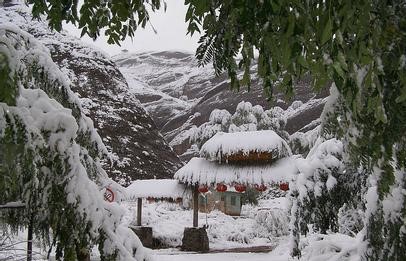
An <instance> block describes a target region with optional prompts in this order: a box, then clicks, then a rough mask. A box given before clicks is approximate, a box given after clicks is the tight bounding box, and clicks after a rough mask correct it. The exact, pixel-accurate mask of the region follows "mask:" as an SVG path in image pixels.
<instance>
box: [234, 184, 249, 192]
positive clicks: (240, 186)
mask: <svg viewBox="0 0 406 261" xmlns="http://www.w3.org/2000/svg"><path fill="white" fill-rule="evenodd" d="M234 188H235V190H236V191H237V192H240V193H241V192H244V191H246V190H247V187H246V186H245V185H243V184H236V185H235V186H234Z"/></svg>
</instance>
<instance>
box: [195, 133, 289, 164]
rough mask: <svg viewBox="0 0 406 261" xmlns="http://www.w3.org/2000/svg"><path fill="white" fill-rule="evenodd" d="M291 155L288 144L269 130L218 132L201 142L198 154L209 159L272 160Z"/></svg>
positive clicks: (236, 160)
mask: <svg viewBox="0 0 406 261" xmlns="http://www.w3.org/2000/svg"><path fill="white" fill-rule="evenodd" d="M290 155H292V152H291V150H290V148H289V145H288V144H287V143H286V141H285V140H283V139H282V138H281V137H280V136H279V135H278V134H276V133H275V132H274V131H271V130H262V131H249V132H234V133H224V132H219V133H217V134H216V135H214V136H213V137H212V138H211V139H209V140H208V141H207V142H206V143H205V144H203V146H202V148H201V150H200V156H201V157H203V158H206V159H207V160H210V161H218V162H229V161H231V162H238V161H258V162H260V161H272V160H275V159H280V158H283V157H287V156H290Z"/></svg>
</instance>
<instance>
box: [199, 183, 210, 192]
mask: <svg viewBox="0 0 406 261" xmlns="http://www.w3.org/2000/svg"><path fill="white" fill-rule="evenodd" d="M197 190H198V191H199V192H200V193H206V192H208V191H209V187H208V186H207V185H200V186H199V188H198V189H197Z"/></svg>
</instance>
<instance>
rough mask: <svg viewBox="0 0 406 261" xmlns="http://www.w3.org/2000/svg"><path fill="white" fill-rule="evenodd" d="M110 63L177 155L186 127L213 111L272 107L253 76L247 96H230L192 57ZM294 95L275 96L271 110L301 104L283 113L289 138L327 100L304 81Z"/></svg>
mask: <svg viewBox="0 0 406 261" xmlns="http://www.w3.org/2000/svg"><path fill="white" fill-rule="evenodd" d="M113 60H114V61H115V62H116V63H117V64H118V66H119V67H120V70H121V72H122V73H123V74H124V76H125V77H126V79H127V81H128V83H129V86H130V88H131V90H132V91H133V92H134V93H135V95H136V96H137V98H138V99H139V100H140V101H141V103H142V104H143V105H144V107H145V109H146V110H147V111H148V112H149V114H150V115H151V116H152V118H153V119H154V121H155V122H156V124H157V126H158V128H159V129H160V131H161V132H162V134H163V135H164V137H165V139H166V140H167V141H168V142H169V143H170V145H171V146H172V147H173V149H174V150H175V151H176V153H178V155H182V154H183V153H185V151H186V150H187V149H188V148H189V147H190V143H189V134H190V133H189V132H190V130H191V127H192V126H193V125H196V126H200V125H201V124H203V123H204V122H207V121H208V120H209V116H210V113H211V112H212V110H213V109H226V110H228V111H229V112H230V113H234V112H235V109H236V107H237V104H238V103H239V102H241V101H246V102H251V104H252V105H261V106H262V107H263V108H264V109H269V108H270V107H271V104H270V103H269V102H268V101H267V99H266V96H265V94H264V91H263V88H262V86H261V84H260V81H259V80H258V78H256V77H255V76H253V85H252V87H251V91H250V92H248V91H247V90H246V89H245V88H244V89H241V90H240V91H239V92H237V91H232V90H230V85H229V80H228V78H227V75H226V74H222V75H220V76H216V75H215V73H214V70H213V68H212V67H211V66H207V67H203V68H198V67H197V61H196V59H195V58H194V55H193V54H189V53H183V52H170V51H167V52H148V53H135V54H131V53H127V52H123V53H121V54H119V55H117V56H115V57H113ZM253 69H255V65H254V68H253ZM295 90H296V96H295V97H294V98H293V99H292V100H291V101H288V102H286V101H284V100H283V98H284V96H283V94H282V93H280V92H277V93H276V97H277V103H276V105H277V106H280V107H281V108H283V109H287V108H288V107H289V105H291V103H292V101H295V100H300V101H302V102H303V104H301V105H300V106H299V107H298V108H295V110H294V111H288V112H287V114H288V119H287V125H286V130H287V131H288V132H289V133H291V134H292V133H294V132H296V131H298V130H301V129H302V128H311V127H312V125H310V126H307V125H308V124H310V123H311V122H312V121H314V120H317V119H318V118H319V116H320V113H321V111H322V108H323V105H324V102H325V100H324V99H323V98H325V97H326V96H327V92H324V93H320V94H316V93H315V92H313V91H312V90H311V89H310V79H308V78H305V79H303V80H302V81H299V82H298V83H297V84H296V87H295ZM313 125H314V124H313ZM306 126H307V127H306Z"/></svg>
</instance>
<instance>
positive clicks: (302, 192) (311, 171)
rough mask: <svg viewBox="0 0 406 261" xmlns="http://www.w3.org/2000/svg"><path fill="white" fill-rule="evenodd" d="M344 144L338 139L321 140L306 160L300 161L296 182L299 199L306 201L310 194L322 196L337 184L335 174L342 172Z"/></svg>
mask: <svg viewBox="0 0 406 261" xmlns="http://www.w3.org/2000/svg"><path fill="white" fill-rule="evenodd" d="M342 153H343V144H342V143H341V142H340V141H339V140H337V139H330V140H326V141H323V140H322V139H321V138H319V139H318V140H317V141H316V145H315V146H314V147H313V148H312V150H311V151H310V152H309V154H308V156H307V157H306V159H299V160H298V162H297V164H298V166H299V171H300V173H299V175H298V178H297V180H296V182H295V185H296V189H297V190H298V192H299V199H300V200H304V199H306V198H307V197H308V194H309V193H310V192H312V193H314V194H315V196H316V197H317V196H320V195H321V194H322V192H323V191H324V190H326V189H327V190H331V189H332V188H333V187H334V186H335V185H336V183H337V181H336V180H335V177H333V176H332V175H333V173H334V172H335V171H336V172H338V173H340V172H342V170H343V168H344V166H343V163H342V161H341V159H342Z"/></svg>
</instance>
